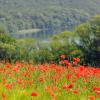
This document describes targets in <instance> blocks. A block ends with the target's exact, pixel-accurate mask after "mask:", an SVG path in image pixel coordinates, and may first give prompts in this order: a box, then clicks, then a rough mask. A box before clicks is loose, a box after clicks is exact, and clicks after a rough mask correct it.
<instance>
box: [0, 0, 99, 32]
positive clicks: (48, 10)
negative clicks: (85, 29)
mask: <svg viewBox="0 0 100 100" xmlns="http://www.w3.org/2000/svg"><path fill="white" fill-rule="evenodd" d="M99 5H100V0H0V25H2V26H4V27H5V29H6V30H7V31H8V32H10V33H16V32H17V31H19V30H25V29H33V28H36V29H37V28H38V29H50V30H52V31H54V30H58V29H59V31H56V32H60V31H64V30H66V29H68V30H72V29H73V28H74V27H75V26H76V25H78V24H80V23H83V22H85V21H86V20H88V19H89V18H90V17H91V16H94V15H96V14H100V6H99ZM47 33H48V32H47ZM54 33H55V32H54Z"/></svg>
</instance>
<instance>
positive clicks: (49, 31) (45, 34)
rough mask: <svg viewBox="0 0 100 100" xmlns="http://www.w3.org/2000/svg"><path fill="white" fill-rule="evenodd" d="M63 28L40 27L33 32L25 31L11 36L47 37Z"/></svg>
mask: <svg viewBox="0 0 100 100" xmlns="http://www.w3.org/2000/svg"><path fill="white" fill-rule="evenodd" d="M64 30H65V29H42V30H41V31H39V32H34V33H26V34H18V33H17V34H14V33H13V34H12V36H14V37H16V38H39V39H47V38H49V37H51V36H52V35H54V34H57V33H60V32H62V31H64Z"/></svg>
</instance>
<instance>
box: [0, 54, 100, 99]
mask: <svg viewBox="0 0 100 100" xmlns="http://www.w3.org/2000/svg"><path fill="white" fill-rule="evenodd" d="M79 61H80V59H79V58H73V62H72V63H70V62H69V61H68V60H64V55H62V56H61V61H60V62H59V63H60V64H59V65H57V64H43V65H32V64H25V63H22V62H16V64H10V63H7V64H3V63H0V100H100V68H93V67H90V66H87V67H85V66H82V65H79V64H78V62H79Z"/></svg>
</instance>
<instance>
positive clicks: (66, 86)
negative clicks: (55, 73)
mask: <svg viewBox="0 0 100 100" xmlns="http://www.w3.org/2000/svg"><path fill="white" fill-rule="evenodd" d="M71 88H73V84H68V85H67V84H65V85H63V89H65V90H68V89H71Z"/></svg>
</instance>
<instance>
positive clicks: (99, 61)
mask: <svg viewBox="0 0 100 100" xmlns="http://www.w3.org/2000/svg"><path fill="white" fill-rule="evenodd" d="M76 33H77V34H78V36H79V37H80V41H79V44H77V46H78V47H79V48H80V49H81V50H82V51H83V53H84V61H85V63H86V64H92V65H98V66H100V15H97V16H95V17H93V18H92V19H91V20H90V21H88V22H87V23H84V24H82V25H80V26H78V27H77V29H76Z"/></svg>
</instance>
